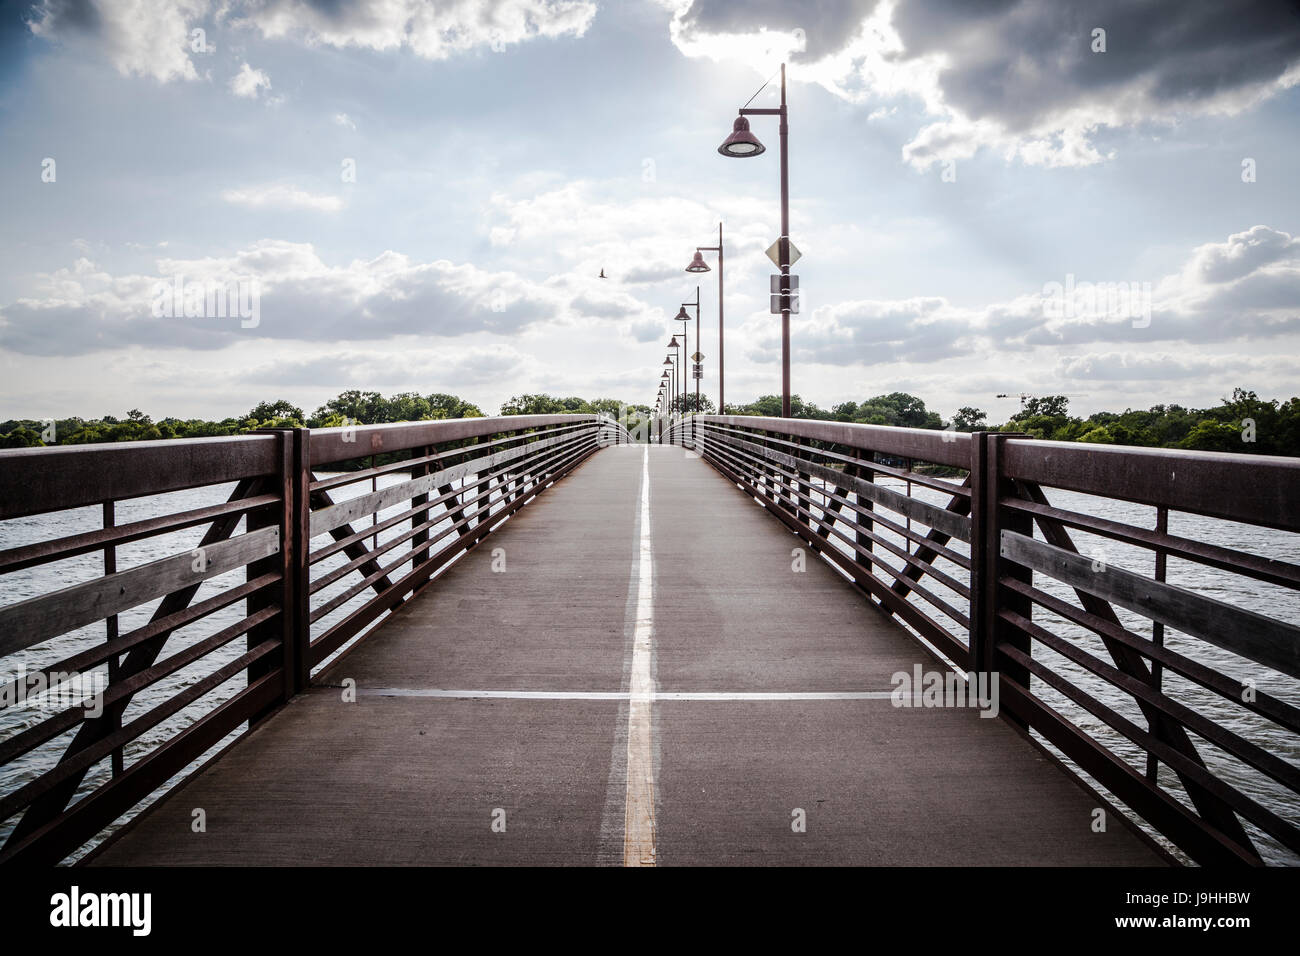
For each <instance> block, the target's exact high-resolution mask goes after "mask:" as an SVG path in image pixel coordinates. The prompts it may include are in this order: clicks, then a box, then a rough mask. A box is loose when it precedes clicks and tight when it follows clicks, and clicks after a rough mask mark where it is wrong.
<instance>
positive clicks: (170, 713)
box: [0, 415, 628, 863]
mask: <svg viewBox="0 0 1300 956" xmlns="http://www.w3.org/2000/svg"><path fill="white" fill-rule="evenodd" d="M626 441H628V435H627V432H626V430H625V429H623V428H622V426H621V425H619V424H618V423H616V422H614V421H612V420H610V419H605V418H597V417H596V416H590V415H548V416H517V417H505V418H478V419H456V420H450V421H436V422H415V423H408V424H400V425H373V426H357V427H354V428H327V429H316V430H309V429H286V430H279V431H274V432H268V433H258V434H253V435H246V436H241V437H232V438H212V439H194V440H182V441H170V442H142V443H126V444H116V445H80V446H58V447H52V448H40V449H22V450H15V451H0V531H3V532H5V537H4V539H3V544H2V545H0V548H2V550H0V582H4V583H5V584H7V585H8V587H7V588H6V593H7V595H8V598H7V599H6V600H4V601H3V603H2V604H0V659H3V661H4V666H3V667H2V668H0V767H3V768H4V769H5V770H6V771H7V773H6V779H7V784H6V786H5V787H4V788H3V792H0V827H2V829H0V834H3V835H4V840H3V846H2V847H0V862H17V861H23V862H36V863H42V862H56V861H59V860H62V859H65V858H66V857H68V856H69V855H70V854H73V853H75V852H76V851H77V850H78V849H79V848H80V847H82V846H83V845H84V844H85V843H86V842H87V841H89V840H91V839H93V838H94V837H95V835H96V834H98V833H99V832H100V831H101V830H102V829H104V828H105V827H106V826H109V825H110V824H112V823H113V822H114V821H116V820H118V819H119V818H120V817H121V816H122V815H123V814H124V813H126V812H128V811H130V810H131V809H132V808H134V807H136V806H137V804H139V803H140V802H141V801H142V800H145V799H146V798H148V797H149V796H150V795H151V794H154V793H155V792H157V791H158V790H159V788H160V787H162V786H163V785H164V784H166V783H167V781H168V780H170V779H172V778H173V777H175V776H176V775H177V774H179V773H181V772H183V771H185V770H186V769H187V768H190V767H192V766H193V765H194V763H195V761H197V760H198V759H200V758H201V757H203V756H204V755H205V754H207V753H209V752H210V751H212V750H213V748H214V747H216V746H217V745H219V744H221V743H222V742H223V741H226V740H227V739H228V738H230V737H231V736H232V735H234V734H237V733H238V732H240V731H241V729H242V728H243V727H244V726H245V725H251V724H252V723H255V722H256V721H257V720H259V719H261V718H262V717H264V716H265V715H266V714H267V713H269V712H270V711H272V710H274V709H275V708H276V707H278V706H279V705H281V704H282V703H284V702H285V701H286V700H288V699H289V698H290V697H292V696H293V695H294V694H296V693H298V692H300V691H302V690H303V689H305V688H306V687H307V685H308V683H309V681H310V679H311V676H312V674H313V673H315V672H317V671H318V670H319V669H320V667H321V666H322V664H323V663H324V662H325V661H326V660H327V659H328V658H330V657H331V655H336V654H338V653H339V652H340V651H342V650H345V649H346V648H347V647H349V646H350V645H351V643H354V642H355V641H356V640H357V639H358V638H359V637H360V636H361V635H363V634H364V633H366V632H367V630H368V629H370V628H371V627H373V626H374V625H375V623H376V622H377V621H379V620H380V619H381V618H383V617H384V616H385V615H386V614H388V613H389V612H391V611H392V610H393V609H394V608H396V607H397V606H399V605H400V604H401V603H402V602H403V601H404V600H406V599H407V598H408V597H409V596H410V595H411V594H413V593H414V592H415V591H416V590H418V589H419V588H420V587H421V586H423V585H424V584H426V583H427V582H428V581H429V580H430V579H431V578H432V577H434V576H435V575H437V574H438V573H440V572H441V571H443V570H444V569H445V568H446V567H447V566H448V565H449V564H451V563H452V562H453V561H455V560H456V559H457V558H458V557H459V556H461V555H462V554H464V553H465V552H466V551H467V550H468V549H470V548H472V547H474V546H475V545H476V544H478V543H479V542H480V541H482V540H483V539H484V537H485V536H487V535H488V534H489V533H490V532H491V531H492V529H493V528H494V527H496V526H497V525H498V524H500V523H501V522H502V521H504V520H505V519H506V518H507V517H508V516H509V515H510V514H512V513H513V512H514V511H516V510H518V509H519V508H520V507H522V506H523V505H524V504H526V503H527V502H529V501H531V500H532V499H533V498H535V497H536V496H537V495H538V494H539V493H540V492H541V491H543V490H544V489H545V488H546V487H547V486H549V485H550V484H552V483H553V482H555V481H556V480H557V479H558V478H560V477H561V476H563V475H564V474H565V473H566V472H568V471H569V470H571V469H572V468H574V467H575V466H576V465H578V464H579V463H580V462H581V461H582V460H583V459H585V458H586V457H587V456H589V455H591V454H592V453H593V452H594V451H596V450H597V448H598V447H601V446H603V445H607V444H613V443H622V442H626ZM241 638H242V641H241ZM6 831H7V832H6Z"/></svg>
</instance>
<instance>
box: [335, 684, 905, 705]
mask: <svg viewBox="0 0 1300 956" xmlns="http://www.w3.org/2000/svg"><path fill="white" fill-rule="evenodd" d="M894 693H895V692H894V691H889V690H812V691H785V690H755V691H725V690H692V691H665V690H654V691H652V692H651V693H649V694H645V695H642V696H643V698H644V699H646V700H649V701H661V700H662V701H672V700H685V701H716V702H719V703H732V702H734V703H744V702H746V701H766V700H889V699H890V698H891V697H893V696H894ZM357 694H358V695H360V696H362V697H440V698H447V699H453V700H481V699H484V700H494V699H499V700H613V701H625V700H633V699H634V693H633V692H631V691H618V690H612V691H606V690H442V689H440V688H426V687H359V688H357Z"/></svg>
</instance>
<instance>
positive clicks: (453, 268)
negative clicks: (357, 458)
mask: <svg viewBox="0 0 1300 956" xmlns="http://www.w3.org/2000/svg"><path fill="white" fill-rule="evenodd" d="M177 281H179V282H180V284H181V285H182V287H184V286H185V285H200V284H202V285H211V284H220V285H223V286H227V287H229V286H230V285H231V284H233V283H234V282H236V281H238V282H239V283H240V284H241V287H243V288H256V289H257V290H258V293H259V296H260V300H259V301H260V307H259V315H260V320H259V323H258V324H257V325H256V326H255V327H249V328H245V327H243V326H242V325H241V323H240V321H238V320H237V319H234V318H229V319H227V318H213V317H208V318H204V317H201V316H192V317H189V318H179V317H178V318H172V317H169V316H164V317H159V316H155V315H154V314H153V304H154V300H155V298H156V296H157V295H158V288H159V283H166V284H168V285H171V284H173V283H176V282H177ZM231 311H233V310H231ZM656 315H657V316H659V318H658V321H659V323H660V327H661V328H665V327H666V325H665V323H666V319H664V318H663V317H662V313H661V312H656V311H655V310H650V309H647V308H646V307H645V306H644V305H643V304H642V303H641V302H640V301H639V300H637V299H636V298H635V297H633V296H631V295H629V294H628V293H626V292H624V291H622V290H619V289H616V288H611V287H610V286H608V285H605V284H603V283H602V282H601V280H599V279H597V278H595V277H594V276H591V277H577V276H567V277H563V278H562V279H560V280H557V281H551V280H548V281H545V282H538V281H534V280H531V279H527V278H524V277H522V276H520V275H518V274H516V273H513V272H508V271H496V272H490V271H487V270H484V269H480V268H478V267H477V266H474V265H471V264H468V263H465V264H455V263H452V262H448V261H446V260H438V261H434V262H419V261H414V260H412V259H411V258H410V257H408V256H405V255H402V254H400V253H397V252H392V251H388V252H384V253H382V254H380V255H379V256H376V257H375V258H373V259H366V260H362V259H357V260H353V261H352V262H349V263H346V264H339V265H331V264H328V263H326V262H325V261H324V260H322V259H321V257H320V255H319V254H318V253H317V252H316V250H315V249H314V248H313V247H312V245H311V244H310V243H295V242H287V241H283V240H273V239H263V240H260V241H258V242H256V243H254V244H252V245H251V246H249V247H247V248H245V249H241V250H239V251H237V252H235V253H233V254H231V255H226V256H210V257H206V258H202V259H159V260H157V263H156V268H155V271H154V273H153V274H150V275H141V274H130V275H113V274H112V273H110V272H109V271H107V270H105V269H103V268H102V267H101V266H99V265H98V264H96V263H95V262H93V261H91V260H90V259H88V258H85V257H81V258H79V259H77V260H76V261H75V262H74V263H73V265H72V266H70V267H68V268H64V269H59V270H57V271H55V272H53V273H45V274H41V275H38V276H37V277H36V287H35V289H34V290H33V294H32V295H30V296H26V297H23V298H19V299H17V300H16V301H14V302H12V303H10V304H9V305H6V306H3V307H0V348H4V349H9V350H11V351H15V352H22V353H26V354H34V355H61V354H62V355H76V354H83V353H85V352H90V351H101V350H110V349H119V348H126V347H130V346H134V345H148V346H152V347H156V348H188V349H215V348H222V347H224V346H226V345H229V344H231V343H232V342H236V341H239V340H242V339H247V338H267V339H280V340H292V341H319V342H348V341H353V342H362V341H369V342H376V341H380V340H388V339H394V338H396V337H400V336H403V335H422V336H429V335H436V336H459V335H467V334H472V333H478V332H484V333H491V334H498V335H512V334H516V333H519V332H521V331H524V330H527V329H530V328H533V327H541V326H543V325H549V326H551V332H550V333H548V334H563V335H570V336H571V335H572V334H573V332H574V330H575V329H590V328H591V326H592V325H593V324H594V323H600V324H602V325H604V326H605V327H606V328H611V329H615V330H617V331H618V332H619V333H621V334H624V335H627V336H630V337H636V336H637V335H638V334H639V330H640V329H641V328H642V324H643V323H644V320H645V319H646V318H647V317H648V316H656Z"/></svg>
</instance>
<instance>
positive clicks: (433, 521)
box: [309, 452, 562, 623]
mask: <svg viewBox="0 0 1300 956" xmlns="http://www.w3.org/2000/svg"><path fill="white" fill-rule="evenodd" d="M559 453H560V454H562V452H559ZM551 457H554V456H551ZM545 460H548V461H549V460H550V459H549V458H548V459H545ZM508 472H509V469H508V468H505V469H501V470H500V471H497V472H492V473H490V474H485V475H479V476H478V477H477V478H476V480H475V481H474V482H471V483H469V485H468V486H464V487H461V488H458V489H455V490H453V491H450V492H448V493H447V494H445V495H441V496H439V497H438V498H437V499H436V500H434V501H430V502H427V503H426V504H423V505H419V506H417V507H415V508H413V509H410V511H408V512H405V513H403V514H401V515H397V516H395V517H394V519H390V520H395V521H399V522H400V521H403V520H406V519H407V518H409V517H411V515H412V514H413V513H419V512H422V511H425V510H426V509H428V508H429V507H432V506H435V505H436V504H439V503H446V502H448V501H454V502H455V503H456V507H455V508H452V507H450V506H448V507H447V510H446V511H443V512H441V513H439V514H437V515H434V516H432V517H431V518H429V519H428V520H426V521H424V522H422V523H421V524H419V525H418V526H416V527H414V528H410V529H408V530H406V531H405V532H403V533H402V534H401V535H398V536H396V537H394V538H392V539H390V540H388V541H386V542H384V543H383V544H382V545H380V546H379V547H376V548H368V549H366V551H365V553H363V554H361V555H358V556H357V557H356V558H354V559H353V560H352V561H350V562H348V563H347V564H344V565H342V566H340V567H338V568H335V569H333V570H331V571H329V572H328V573H326V574H324V575H322V576H321V577H318V578H316V579H315V580H314V581H312V583H311V586H310V593H312V594H316V593H318V592H319V591H321V590H323V589H324V588H326V587H328V586H329V585H331V584H333V583H334V582H336V581H338V580H340V579H341V578H343V577H346V576H347V575H348V574H349V573H351V572H352V571H354V570H356V569H357V568H360V567H361V566H363V565H365V564H367V563H369V562H371V561H373V560H374V559H375V558H376V557H378V556H379V555H383V554H386V553H388V552H389V551H391V550H392V549H394V548H396V547H398V546H399V545H401V544H402V543H403V542H405V541H408V540H410V539H411V538H413V537H414V536H415V535H417V534H418V533H420V532H421V531H427V530H429V529H430V528H433V527H436V526H437V525H439V524H441V523H442V522H444V521H446V520H447V519H448V516H449V515H451V514H452V513H453V511H457V512H466V511H469V512H470V513H469V514H468V515H466V516H465V517H463V518H461V519H460V520H459V521H455V522H453V524H451V525H450V526H449V527H448V528H446V529H444V531H443V532H442V533H440V534H438V535H437V536H436V537H434V538H433V539H432V540H430V541H426V542H423V543H422V544H421V546H420V548H419V550H420V551H423V550H424V549H425V548H426V547H428V546H429V545H430V544H433V543H436V542H438V541H441V540H442V539H443V538H444V537H446V536H447V535H448V534H450V533H452V532H453V531H456V530H457V529H460V528H463V527H466V526H467V525H468V524H469V523H470V522H472V521H475V520H477V519H478V518H479V517H480V516H481V515H482V509H481V507H480V508H474V506H475V505H478V504H480V502H482V501H483V500H484V499H486V500H487V502H488V506H489V507H490V504H491V498H492V495H493V493H494V492H500V491H501V488H500V486H499V485H498V487H496V488H489V489H488V490H487V491H486V492H480V493H478V494H473V495H470V496H469V497H459V496H462V495H467V494H469V493H470V492H474V491H475V490H476V489H477V487H478V486H479V485H480V484H482V483H483V482H488V483H489V484H490V482H491V479H492V478H494V477H498V476H499V475H503V474H508ZM378 530H380V529H378V528H376V527H371V528H364V529H362V530H361V531H358V532H356V534H355V535H352V536H351V537H353V538H356V539H358V540H364V539H365V538H368V537H371V536H372V535H373V534H376V533H377V532H378ZM341 540H345V539H341ZM340 543H341V541H340V542H335V545H339V544H340ZM322 550H325V549H322ZM414 550H415V549H412V551H411V552H407V553H405V554H404V556H403V557H402V559H401V560H399V561H395V562H391V563H390V564H388V565H386V566H384V567H382V568H379V569H378V570H376V571H374V572H372V573H371V574H370V575H369V576H367V577H366V578H365V579H364V580H362V581H361V582H360V583H359V584H357V585H355V586H353V587H352V588H350V589H349V590H347V591H345V592H343V593H342V594H339V595H335V597H333V598H331V599H330V600H329V601H328V602H326V603H325V604H323V605H321V606H320V607H318V608H316V609H315V610H313V611H312V612H311V622H312V623H315V622H316V621H318V620H320V619H321V618H322V617H325V616H327V615H328V614H329V613H331V612H332V611H335V610H337V609H338V608H339V607H341V606H342V605H344V604H346V603H347V602H348V601H350V600H351V599H352V598H354V597H356V596H357V595H358V594H360V593H361V592H362V591H364V590H366V588H368V587H370V586H372V585H373V584H374V583H375V582H376V581H379V580H382V579H383V578H385V577H386V576H387V574H388V572H389V571H391V570H393V569H394V568H399V567H401V566H402V565H403V564H406V563H407V562H408V561H410V560H411V554H412V553H413V552H414ZM317 554H319V552H317ZM309 560H310V562H311V563H313V564H314V563H316V562H317V560H318V559H317V557H316V556H315V555H313V556H312V557H311V558H310V559H309Z"/></svg>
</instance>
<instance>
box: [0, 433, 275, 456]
mask: <svg viewBox="0 0 1300 956" xmlns="http://www.w3.org/2000/svg"><path fill="white" fill-rule="evenodd" d="M275 440H276V438H275V436H274V435H271V434H268V433H267V432H245V433H244V434H242V435H205V436H203V437H201V438H151V439H149V440H147V441H95V442H83V443H79V444H76V445H37V446H36V447H33V448H0V458H27V457H31V458H35V457H39V456H49V455H55V454H64V455H76V454H90V453H109V454H115V453H125V452H128V451H136V452H147V451H153V450H157V449H165V448H176V447H177V446H186V445H188V446H191V447H192V446H194V445H200V444H202V445H216V444H221V443H223V442H224V443H235V444H245V445H247V444H256V443H259V442H275Z"/></svg>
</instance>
